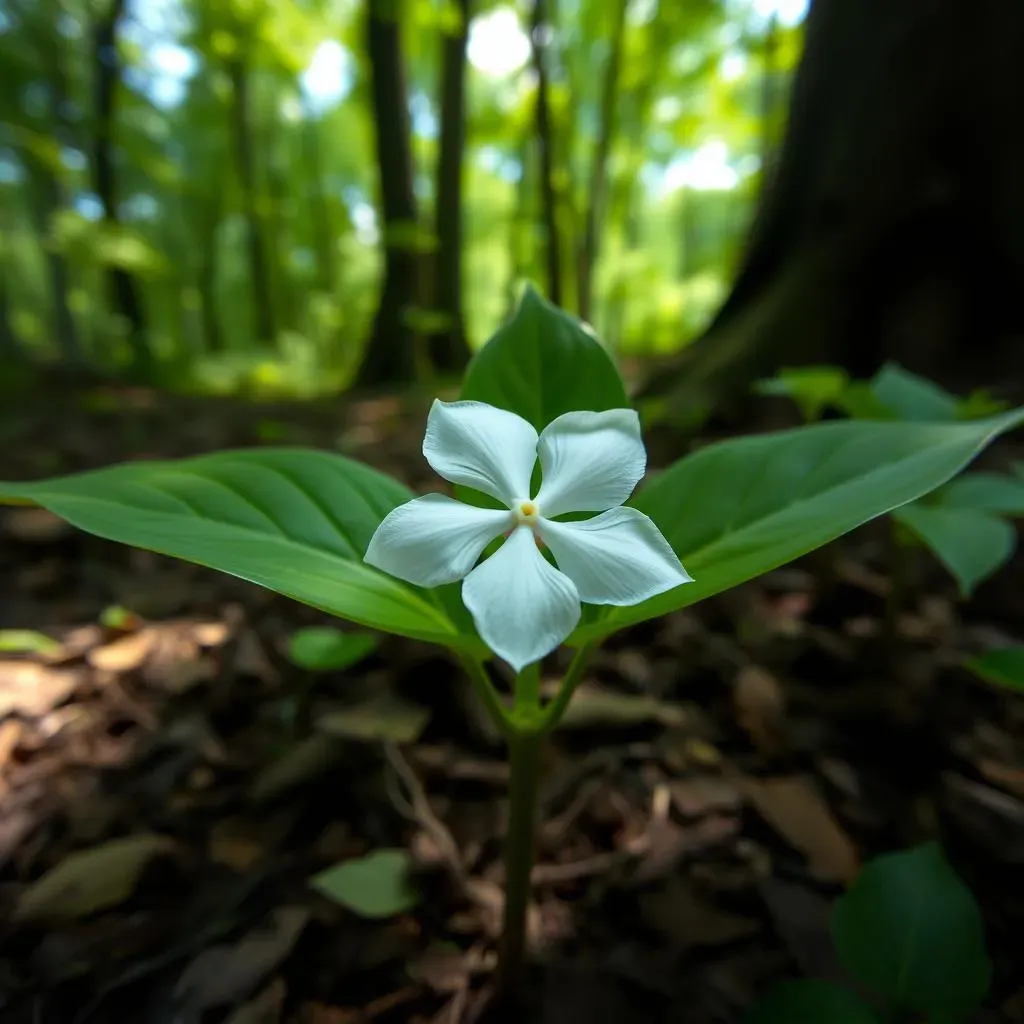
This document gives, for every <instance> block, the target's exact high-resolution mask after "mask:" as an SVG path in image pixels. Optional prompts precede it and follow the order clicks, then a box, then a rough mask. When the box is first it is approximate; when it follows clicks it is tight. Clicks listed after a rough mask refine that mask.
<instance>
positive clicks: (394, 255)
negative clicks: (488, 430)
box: [357, 0, 420, 388]
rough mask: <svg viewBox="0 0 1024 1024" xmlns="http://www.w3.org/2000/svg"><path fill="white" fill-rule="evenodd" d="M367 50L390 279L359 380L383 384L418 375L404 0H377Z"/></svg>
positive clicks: (373, 0)
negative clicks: (402, 15) (413, 318)
mask: <svg viewBox="0 0 1024 1024" xmlns="http://www.w3.org/2000/svg"><path fill="white" fill-rule="evenodd" d="M366 49H367V54H368V56H369V61H370V87H371V88H370V91H371V99H372V105H373V120H374V124H375V126H376V137H377V138H376V153H377V174H378V180H379V185H380V210H381V218H380V220H381V234H382V243H383V246H384V281H383V285H382V287H381V294H380V301H379V303H378V306H377V313H376V316H375V317H374V320H373V327H372V329H371V332H370V338H369V340H368V342H367V347H366V354H365V356H364V357H363V364H362V366H361V367H360V370H359V375H358V379H357V382H358V384H360V385H362V386H363V387H370V388H376V387H381V386H384V385H391V384H404V383H410V382H411V381H413V380H414V379H415V377H416V336H415V333H414V331H413V329H412V325H411V323H410V320H409V314H410V312H412V310H413V308H414V306H415V304H416V299H417V291H418V278H419V263H420V258H419V254H418V243H417V239H416V233H417V229H418V222H417V206H416V194H415V192H414V191H413V163H412V129H411V125H410V117H409V102H408V94H407V91H406V85H405V69H404V67H403V63H402V43H401V36H400V31H399V22H398V3H397V0H369V10H368V13H367V18H366Z"/></svg>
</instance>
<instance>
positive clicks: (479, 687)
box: [458, 654, 512, 736]
mask: <svg viewBox="0 0 1024 1024" xmlns="http://www.w3.org/2000/svg"><path fill="white" fill-rule="evenodd" d="M458 658H459V661H460V662H461V663H462V667H463V668H464V669H465V670H466V674H467V675H468V676H469V678H470V680H471V682H472V683H473V686H474V688H475V689H476V692H477V693H478V694H480V699H481V700H482V701H483V702H484V707H485V708H487V713H488V714H489V715H490V716H491V719H492V721H493V722H494V724H495V725H496V726H497V727H498V731H499V732H500V733H501V734H502V736H508V735H509V733H510V731H511V728H512V727H511V724H510V722H509V713H508V710H507V709H506V708H505V705H504V704H503V703H502V701H501V697H499V696H498V691H497V690H496V689H495V688H494V683H492V682H491V677H490V676H489V675H488V674H487V669H486V668H484V665H483V662H482V661H478V660H477V659H476V658H473V657H471V656H470V655H468V654H459V655H458Z"/></svg>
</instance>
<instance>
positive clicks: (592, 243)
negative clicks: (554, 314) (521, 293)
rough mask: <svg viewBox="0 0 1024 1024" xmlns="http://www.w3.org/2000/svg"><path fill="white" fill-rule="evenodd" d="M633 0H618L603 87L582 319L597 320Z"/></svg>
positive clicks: (582, 269)
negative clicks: (598, 275)
mask: <svg viewBox="0 0 1024 1024" xmlns="http://www.w3.org/2000/svg"><path fill="white" fill-rule="evenodd" d="M628 10H629V0H617V6H616V9H615V22H614V24H613V25H612V36H611V49H610V51H609V53H608V63H607V65H606V67H605V69H604V81H603V83H602V87H601V120H600V124H599V126H598V135H597V142H596V143H595V145H594V153H593V158H592V161H591V166H590V189H589V195H588V197H587V206H586V213H585V215H584V225H583V244H582V246H581V248H580V256H579V270H578V284H577V288H578V297H579V310H578V312H579V315H580V319H582V320H586V321H588V322H592V321H593V310H592V305H593V294H594V267H595V266H596V264H597V257H598V254H599V252H600V245H601V229H602V226H603V217H604V205H605V192H606V190H607V185H608V156H609V154H610V152H611V148H612V140H613V139H614V138H615V130H616V126H617V116H616V115H617V114H618V110H619V70H620V68H621V66H622V48H623V42H624V37H625V33H626V13H627V11H628Z"/></svg>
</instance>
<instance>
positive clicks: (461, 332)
mask: <svg viewBox="0 0 1024 1024" xmlns="http://www.w3.org/2000/svg"><path fill="white" fill-rule="evenodd" d="M457 8H458V12H459V27H458V30H457V31H455V32H453V33H450V34H448V35H445V37H444V43H443V46H442V53H441V144H440V148H441V151H440V155H439V159H438V162H437V189H436V196H437V216H436V225H435V229H434V233H435V235H436V236H437V255H436V257H435V268H434V275H435V276H434V303H433V305H434V311H435V312H436V313H440V314H441V315H442V317H443V318H444V321H443V322H444V328H443V329H442V330H439V331H438V332H437V333H435V334H434V335H433V336H432V337H431V338H430V341H429V346H430V358H431V361H432V362H433V364H434V366H435V368H436V369H438V370H440V371H441V372H443V373H448V374H453V373H457V372H459V371H461V370H462V368H463V367H464V366H465V365H466V363H467V362H469V345H468V344H467V342H466V325H465V318H464V315H463V309H462V177H463V174H462V170H463V168H462V165H463V159H464V156H465V150H466V44H467V43H468V41H469V22H470V19H471V17H472V11H471V7H470V0H457Z"/></svg>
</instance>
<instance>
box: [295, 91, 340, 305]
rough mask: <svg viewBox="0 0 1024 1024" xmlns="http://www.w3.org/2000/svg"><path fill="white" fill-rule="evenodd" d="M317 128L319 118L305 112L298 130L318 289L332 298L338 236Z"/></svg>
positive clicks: (334, 283) (336, 268)
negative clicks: (326, 184) (325, 184)
mask: <svg viewBox="0 0 1024 1024" xmlns="http://www.w3.org/2000/svg"><path fill="white" fill-rule="evenodd" d="M320 127H321V123H320V119H319V117H317V116H316V115H315V114H314V113H313V111H311V110H308V109H307V111H306V118H305V122H304V124H303V126H302V130H301V135H302V140H301V141H302V162H303V163H304V164H305V176H306V180H307V187H308V188H309V224H310V233H311V235H312V237H313V248H314V250H315V251H316V279H317V287H318V288H319V289H320V291H322V292H323V293H324V294H325V295H333V294H334V291H335V289H336V288H337V286H338V280H337V278H338V261H337V237H336V236H335V233H334V228H333V227H332V222H333V219H334V218H333V217H332V216H331V208H330V205H329V204H328V202H327V196H326V194H325V193H324V174H323V161H322V160H321V157H320Z"/></svg>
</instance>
